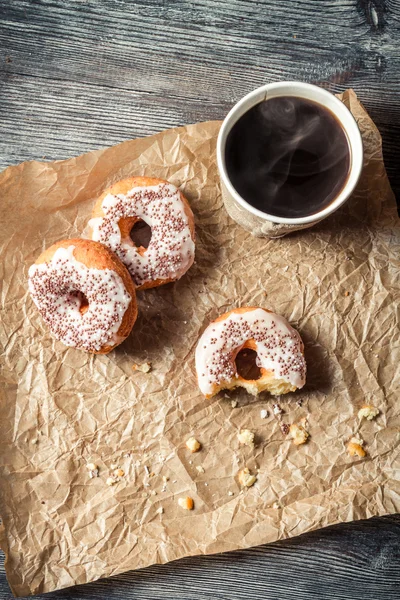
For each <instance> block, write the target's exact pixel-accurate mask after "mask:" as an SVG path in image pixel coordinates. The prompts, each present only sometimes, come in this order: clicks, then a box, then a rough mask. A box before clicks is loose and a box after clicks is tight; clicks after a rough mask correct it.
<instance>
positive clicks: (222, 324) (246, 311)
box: [196, 308, 306, 398]
mask: <svg viewBox="0 0 400 600" xmlns="http://www.w3.org/2000/svg"><path fill="white" fill-rule="evenodd" d="M244 348H250V349H251V350H255V351H256V352H257V359H256V364H257V366H258V367H259V368H260V371H261V376H260V378H259V379H255V380H247V379H244V378H243V377H241V376H240V375H239V374H238V372H237V369H236V363H235V359H236V356H237V355H238V353H239V352H240V350H243V349H244ZM196 371H197V377H198V382H199V387H200V390H201V392H202V393H203V394H204V395H205V396H206V398H211V397H212V396H214V395H215V394H217V393H218V392H219V391H220V390H222V389H232V388H235V387H243V388H245V389H246V390H247V391H248V392H249V393H250V394H253V395H254V396H256V395H257V394H258V393H259V392H262V391H264V390H266V391H268V392H270V393H271V394H273V395H278V394H286V393H288V392H294V391H295V390H296V389H298V388H302V387H303V385H304V384H305V379H306V363H305V359H304V346H303V342H302V340H301V338H300V335H299V334H298V333H297V331H295V329H293V327H291V326H290V325H289V323H288V322H287V321H286V319H284V318H283V317H281V316H280V315H277V314H275V313H273V312H270V311H268V310H265V309H264V308H236V309H234V310H231V311H230V312H228V313H226V314H224V315H222V316H220V317H218V319H216V320H215V321H213V322H212V323H210V325H209V326H208V327H207V329H206V330H205V331H204V333H203V335H202V336H201V338H200V340H199V342H198V344H197V348H196Z"/></svg>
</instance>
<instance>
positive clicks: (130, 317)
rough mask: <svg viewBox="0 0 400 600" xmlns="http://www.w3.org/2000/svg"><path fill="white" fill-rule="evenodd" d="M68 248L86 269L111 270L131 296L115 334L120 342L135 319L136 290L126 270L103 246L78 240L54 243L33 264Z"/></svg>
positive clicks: (104, 349) (107, 348)
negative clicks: (59, 249) (60, 249)
mask: <svg viewBox="0 0 400 600" xmlns="http://www.w3.org/2000/svg"><path fill="white" fill-rule="evenodd" d="M70 246H74V252H73V254H74V257H75V258H76V260H77V261H79V262H81V263H82V264H84V265H85V266H86V267H88V268H90V269H101V270H103V269H111V270H113V271H115V272H116V273H117V274H118V275H119V276H120V277H121V279H122V281H123V283H124V285H125V287H126V290H127V292H128V293H129V295H130V296H131V301H130V303H129V306H128V308H127V310H126V311H125V314H124V316H123V319H122V322H121V325H120V327H119V329H118V331H117V334H116V335H117V336H118V337H120V338H121V342H122V341H123V340H124V339H125V338H127V337H128V335H129V334H130V332H131V330H132V327H133V325H134V323H135V321H136V318H137V303H136V290H135V285H134V283H133V281H132V278H131V276H130V274H129V271H128V269H127V268H126V267H125V265H124V264H123V263H122V262H121V261H120V260H119V258H118V257H117V256H116V255H115V254H114V253H113V252H111V250H109V249H108V248H106V247H105V246H103V244H100V243H99V242H94V241H93V240H84V239H79V238H76V239H71V240H61V241H59V242H56V243H55V244H53V245H52V246H50V248H47V249H46V250H45V251H44V252H43V253H42V254H41V255H40V256H39V258H38V259H37V260H36V261H35V264H37V265H40V264H42V263H46V262H51V260H52V258H53V256H54V254H55V253H56V251H57V250H58V248H69V247H70ZM119 343H120V342H119ZM116 346H118V343H117V344H113V345H108V346H103V347H102V348H100V350H98V351H95V352H93V354H107V353H108V352H110V351H111V350H113V349H114V348H115V347H116Z"/></svg>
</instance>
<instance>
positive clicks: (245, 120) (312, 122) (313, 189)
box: [225, 96, 350, 218]
mask: <svg viewBox="0 0 400 600" xmlns="http://www.w3.org/2000/svg"><path fill="white" fill-rule="evenodd" d="M225 157H226V169H227V173H228V176H229V179H230V181H231V183H232V185H233V187H234V188H235V189H236V190H237V191H238V192H239V194H240V195H241V196H242V198H244V199H245V200H246V201H247V202H248V203H249V204H251V205H252V206H254V207H255V208H258V209H259V210H261V211H263V212H266V213H269V214H271V215H276V216H278V217H288V218H296V217H306V216H308V215H313V214H315V213H317V212H319V211H320V210H322V209H323V208H325V207H326V206H328V205H329V204H330V203H331V202H332V201H333V200H334V199H335V198H336V196H337V195H338V194H339V192H340V191H341V190H342V189H343V187H344V185H345V183H346V180H347V177H348V174H349V169H350V149H349V144H348V141H347V136H346V134H345V132H344V131H343V129H342V126H341V125H340V123H339V122H338V121H337V119H336V118H335V116H334V115H333V114H332V113H331V112H330V111H329V110H328V109H326V108H324V107H322V106H321V105H319V104H317V103H315V102H311V101H310V100H303V99H302V98H294V97H289V96H287V97H286V96H284V97H280V98H271V100H265V101H263V102H260V103H259V104H257V105H256V106H254V107H253V108H251V109H250V110H249V111H247V112H246V113H245V114H244V115H243V116H242V117H241V118H240V119H239V120H238V121H237V123H235V125H234V126H233V128H232V130H231V131H230V133H229V135H228V138H227V141H226V155H225Z"/></svg>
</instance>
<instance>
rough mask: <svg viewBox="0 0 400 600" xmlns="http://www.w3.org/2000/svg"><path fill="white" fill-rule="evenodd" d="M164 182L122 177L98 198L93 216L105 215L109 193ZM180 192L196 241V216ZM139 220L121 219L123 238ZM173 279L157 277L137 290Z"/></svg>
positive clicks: (140, 251)
mask: <svg viewBox="0 0 400 600" xmlns="http://www.w3.org/2000/svg"><path fill="white" fill-rule="evenodd" d="M163 183H165V184H167V183H169V182H168V181H166V180H165V179H159V178H157V177H127V178H126V179H121V181H117V183H114V184H113V185H111V186H110V187H109V188H107V189H106V190H105V191H104V192H103V193H102V194H101V196H100V197H99V199H98V200H97V202H96V204H95V206H94V208H93V212H92V218H93V219H95V218H102V217H104V216H105V215H104V211H103V209H102V204H103V200H104V198H105V197H106V196H108V194H112V195H113V196H116V195H118V194H123V195H124V196H125V195H126V194H127V193H128V192H130V190H131V189H132V188H134V187H149V186H155V185H160V184H163ZM179 194H180V198H181V200H182V203H183V206H184V210H185V215H186V217H187V219H188V224H189V230H190V235H191V238H192V240H193V241H195V226H194V216H193V212H192V209H191V208H190V205H189V202H188V201H187V199H186V198H185V196H184V195H183V194H182V192H181V191H179ZM138 221H141V219H140V218H139V217H127V218H124V219H121V220H120V221H119V223H118V227H119V230H120V232H121V239H126V238H129V236H130V233H131V230H132V227H133V226H134V225H135V223H137V222H138ZM89 235H91V230H90V227H89ZM138 251H139V253H140V254H142V255H143V254H144V253H145V252H146V248H143V246H140V247H139V248H138ZM172 281H175V279H155V280H154V281H149V282H146V283H144V284H143V285H140V286H137V288H136V290H146V289H149V288H153V287H158V286H160V285H164V284H166V283H171V282H172Z"/></svg>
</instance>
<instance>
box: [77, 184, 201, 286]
mask: <svg viewBox="0 0 400 600" xmlns="http://www.w3.org/2000/svg"><path fill="white" fill-rule="evenodd" d="M138 221H144V222H145V223H147V225H149V227H150V228H151V240H150V243H149V245H148V247H147V248H144V247H143V246H140V247H137V246H136V245H135V244H134V243H133V241H132V240H131V238H130V233H131V230H132V227H133V226H134V225H135V223H137V222H138ZM89 237H91V239H92V240H96V241H98V242H101V243H102V244H105V245H106V246H108V247H109V248H110V249H111V250H112V251H113V252H115V253H116V254H117V256H118V257H119V258H120V259H121V260H122V262H123V263H124V264H125V265H126V267H127V268H128V271H129V272H130V274H131V276H132V278H133V281H134V282H135V284H136V286H137V288H140V289H145V288H151V287H157V286H159V285H163V284H164V283H169V282H170V281H175V280H176V279H179V278H180V277H182V275H184V273H186V271H187V270H188V269H189V267H191V265H192V264H193V260H194V218H193V213H192V211H191V209H190V206H189V204H188V202H187V200H186V198H185V197H184V196H183V194H182V193H181V192H180V191H179V190H178V189H177V188H176V187H175V186H174V185H172V184H171V183H168V181H164V180H163V179H154V178H149V177H131V178H129V179H123V180H122V181H119V182H118V183H116V184H115V185H113V186H111V187H110V188H108V189H107V190H106V191H105V192H104V193H103V194H102V195H101V196H100V198H99V199H98V201H97V203H96V205H95V207H94V211H93V215H92V219H91V220H90V221H89Z"/></svg>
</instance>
